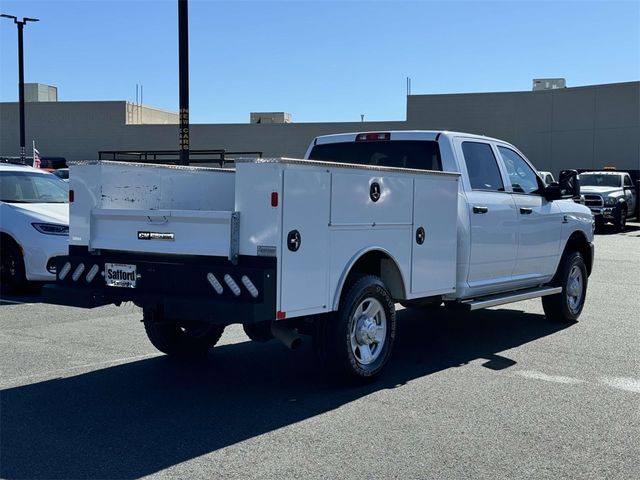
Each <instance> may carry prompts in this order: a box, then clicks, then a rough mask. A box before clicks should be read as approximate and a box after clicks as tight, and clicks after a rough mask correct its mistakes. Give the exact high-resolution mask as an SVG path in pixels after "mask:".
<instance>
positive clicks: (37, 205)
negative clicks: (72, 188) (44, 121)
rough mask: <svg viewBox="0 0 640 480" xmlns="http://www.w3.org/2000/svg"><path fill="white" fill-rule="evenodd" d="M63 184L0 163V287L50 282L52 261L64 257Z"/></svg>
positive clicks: (65, 194)
mask: <svg viewBox="0 0 640 480" xmlns="http://www.w3.org/2000/svg"><path fill="white" fill-rule="evenodd" d="M68 236H69V203H68V188H67V184H66V183H65V182H63V181H62V180H60V179H59V178H58V177H56V176H55V175H52V174H50V173H47V172H44V171H42V170H40V169H37V168H32V167H28V166H25V165H12V164H0V250H1V251H0V285H1V286H2V288H3V290H5V291H17V290H19V289H20V288H21V287H23V286H25V284H26V282H27V281H51V280H55V273H56V271H55V265H56V262H55V258H56V257H57V256H58V255H66V254H67V249H68Z"/></svg>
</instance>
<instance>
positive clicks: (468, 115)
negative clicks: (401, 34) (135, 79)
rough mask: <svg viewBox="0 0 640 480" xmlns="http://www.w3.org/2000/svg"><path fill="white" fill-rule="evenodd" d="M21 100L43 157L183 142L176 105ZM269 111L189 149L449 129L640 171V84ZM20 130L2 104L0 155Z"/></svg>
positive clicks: (289, 149) (264, 147)
mask: <svg viewBox="0 0 640 480" xmlns="http://www.w3.org/2000/svg"><path fill="white" fill-rule="evenodd" d="M192 101H193V100H192ZM25 107H26V113H25V116H26V124H27V144H30V143H31V140H32V139H35V140H36V143H37V145H38V147H39V150H40V152H41V154H42V155H50V156H64V157H66V158H67V159H68V160H82V159H94V158H96V157H97V153H98V151H100V150H177V146H178V125H177V123H178V115H177V113H174V112H167V111H163V110H159V109H155V108H151V107H147V106H138V105H135V104H132V103H129V102H124V101H111V102H55V101H45V102H43V101H37V102H29V103H27V104H26V106H25ZM265 115H266V114H262V116H263V117H265ZM268 115H269V116H268V118H269V121H260V123H256V122H257V120H256V118H260V114H257V117H256V115H254V116H252V117H251V120H252V123H247V124H192V125H191V135H190V137H191V138H190V141H191V148H192V149H225V150H230V151H234V150H236V151H237V150H244V151H247V150H249V151H262V152H264V155H265V156H289V157H300V156H302V155H304V153H305V150H306V148H307V146H308V144H309V142H310V141H311V140H313V138H314V137H316V136H317V135H324V134H331V133H342V132H360V131H368V130H374V131H376V130H378V131H386V130H402V129H438V130H439V129H446V130H455V131H464V132H470V133H477V134H484V135H488V136H493V137H498V138H502V139H504V140H507V141H509V142H512V143H513V144H514V145H516V146H517V147H518V148H519V149H520V150H522V151H523V152H524V153H525V155H527V156H528V157H529V158H530V159H531V161H532V162H533V163H534V164H535V165H536V166H537V168H538V169H540V170H549V171H552V172H554V173H557V172H558V171H559V170H561V169H563V168H577V169H593V168H601V167H602V166H604V165H605V164H606V165H614V166H616V167H617V168H620V169H625V170H640V82H627V83H615V84H607V85H592V86H585V87H573V88H555V89H548V90H535V91H527V92H504V93H468V94H447V95H409V96H407V116H406V120H404V121H397V122H340V123H338V122H336V123H295V122H291V117H290V116H288V115H287V114H284V113H283V112H269V114H268ZM272 119H273V120H272ZM280 119H282V121H280ZM18 132H19V131H18V104H17V103H15V102H14V103H0V155H17V152H18V147H19V145H18V139H19V134H18Z"/></svg>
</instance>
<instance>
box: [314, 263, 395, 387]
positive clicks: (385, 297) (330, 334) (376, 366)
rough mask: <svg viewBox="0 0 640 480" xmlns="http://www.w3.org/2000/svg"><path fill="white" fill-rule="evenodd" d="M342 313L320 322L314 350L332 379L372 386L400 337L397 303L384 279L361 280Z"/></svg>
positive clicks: (344, 304)
mask: <svg viewBox="0 0 640 480" xmlns="http://www.w3.org/2000/svg"><path fill="white" fill-rule="evenodd" d="M340 304H341V305H340V308H339V310H338V311H337V312H336V313H335V314H333V315H328V316H327V317H325V318H323V319H321V320H318V322H317V330H316V333H315V335H314V348H315V351H316V355H317V357H318V360H319V362H320V364H321V365H322V366H323V368H324V369H325V370H326V371H327V372H328V373H329V374H330V375H332V376H335V377H338V378H339V379H343V380H350V381H357V382H368V381H371V380H373V379H374V378H376V377H377V376H378V375H379V374H380V373H381V372H382V370H383V368H384V367H385V365H386V364H387V361H388V360H389V357H390V355H391V350H392V348H393V342H394V339H395V335H396V312H395V307H394V302H393V299H392V298H391V295H390V294H389V291H388V290H387V288H386V286H385V285H384V283H383V282H382V281H381V280H380V278H378V277H375V276H373V275H369V276H365V277H362V278H359V279H358V280H357V281H355V283H353V285H352V286H351V288H349V290H348V292H347V294H346V296H345V297H344V298H343V299H342V301H341V302H340Z"/></svg>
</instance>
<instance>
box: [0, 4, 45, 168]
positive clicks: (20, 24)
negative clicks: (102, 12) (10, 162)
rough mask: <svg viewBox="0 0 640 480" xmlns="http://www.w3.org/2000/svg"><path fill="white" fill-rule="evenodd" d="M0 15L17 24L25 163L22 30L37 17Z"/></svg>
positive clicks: (21, 124)
mask: <svg viewBox="0 0 640 480" xmlns="http://www.w3.org/2000/svg"><path fill="white" fill-rule="evenodd" d="M0 17H4V18H10V19H13V23H15V24H16V25H17V26H18V96H19V100H20V161H21V162H22V163H25V157H26V155H25V148H24V136H25V134H24V50H23V47H22V30H23V29H24V26H25V25H26V23H27V22H39V21H40V20H38V19H37V18H29V17H22V20H18V17H15V16H13V15H6V14H4V13H2V14H0Z"/></svg>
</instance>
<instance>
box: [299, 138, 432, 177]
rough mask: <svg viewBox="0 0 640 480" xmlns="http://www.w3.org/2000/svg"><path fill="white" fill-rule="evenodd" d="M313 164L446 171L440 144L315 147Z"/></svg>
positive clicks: (404, 142)
mask: <svg viewBox="0 0 640 480" xmlns="http://www.w3.org/2000/svg"><path fill="white" fill-rule="evenodd" d="M309 160H320V161H324V162H336V163H354V164H357V165H375V166H381V167H397V168H414V169H417V170H437V171H441V170H442V162H441V160H440V148H439V146H438V142H434V141H426V140H420V141H415V140H387V141H379V142H378V141H369V142H341V143H326V144H320V145H315V146H314V147H313V149H312V150H311V153H310V154H309Z"/></svg>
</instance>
